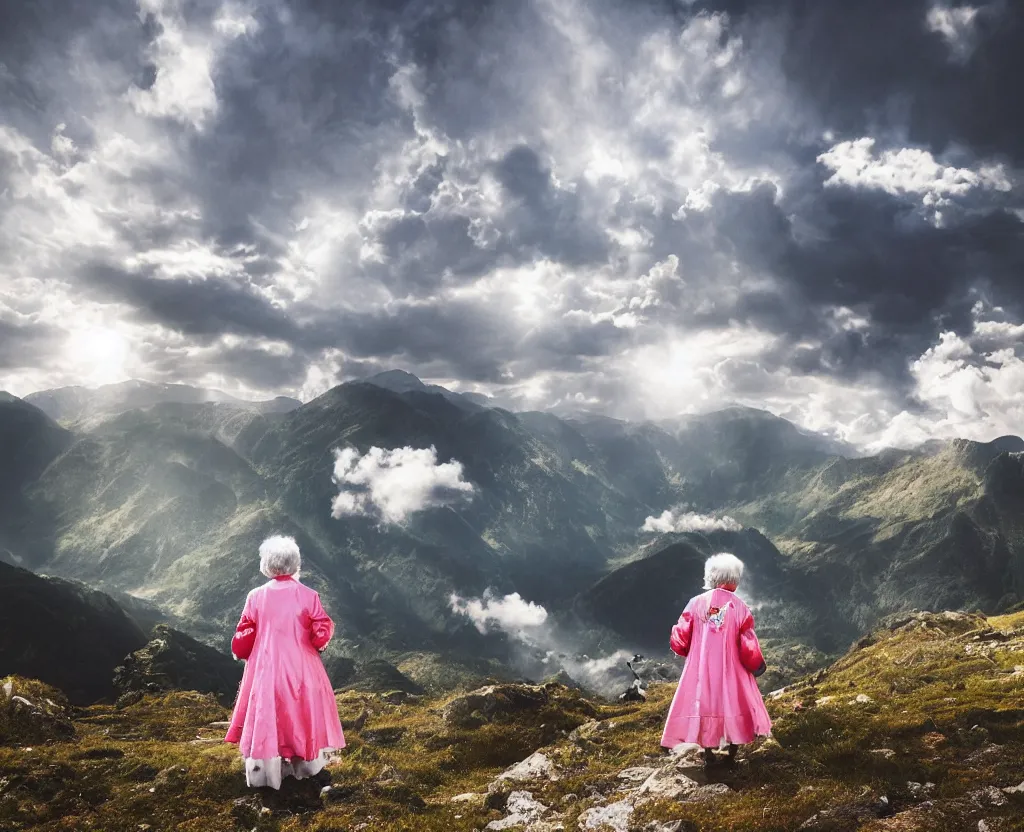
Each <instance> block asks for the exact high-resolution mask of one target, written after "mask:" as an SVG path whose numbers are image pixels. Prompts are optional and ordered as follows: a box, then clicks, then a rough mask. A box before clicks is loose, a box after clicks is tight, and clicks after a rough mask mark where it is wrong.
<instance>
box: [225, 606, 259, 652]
mask: <svg viewBox="0 0 1024 832" xmlns="http://www.w3.org/2000/svg"><path fill="white" fill-rule="evenodd" d="M251 598H252V596H249V597H248V598H246V599H245V608H244V609H243V610H242V617H241V618H240V619H239V620H238V626H237V627H235V634H234V636H232V638H231V652H232V653H233V654H234V655H235V658H236V659H248V658H249V654H250V653H252V648H253V645H254V644H255V643H256V619H255V617H254V611H253V608H252V600H251Z"/></svg>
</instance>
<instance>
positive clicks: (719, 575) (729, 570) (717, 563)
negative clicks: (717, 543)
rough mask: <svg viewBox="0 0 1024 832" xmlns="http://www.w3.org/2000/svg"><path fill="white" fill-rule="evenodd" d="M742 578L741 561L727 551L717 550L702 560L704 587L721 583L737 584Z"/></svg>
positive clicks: (709, 587) (707, 587) (708, 587)
mask: <svg viewBox="0 0 1024 832" xmlns="http://www.w3.org/2000/svg"><path fill="white" fill-rule="evenodd" d="M742 578H743V561H741V560H740V559H739V558H738V557H736V555H732V554H729V552H719V553H718V554H717V555H712V556H711V557H709V558H708V559H707V560H706V561H705V562H704V589H714V588H715V587H718V586H721V585H722V584H737V585H738V584H739V582H740V581H741V580H742Z"/></svg>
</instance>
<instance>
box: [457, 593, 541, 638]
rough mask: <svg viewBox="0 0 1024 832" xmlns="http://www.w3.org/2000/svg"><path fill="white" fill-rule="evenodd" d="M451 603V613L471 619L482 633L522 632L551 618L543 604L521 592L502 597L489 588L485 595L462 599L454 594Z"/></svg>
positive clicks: (519, 633) (515, 633)
mask: <svg viewBox="0 0 1024 832" xmlns="http://www.w3.org/2000/svg"><path fill="white" fill-rule="evenodd" d="M449 606H450V607H451V610H452V612H455V613H458V614H459V615H464V616H466V617H467V618H468V619H469V620H470V621H472V622H473V626H474V627H476V628H477V630H478V631H480V632H481V633H487V632H492V631H494V630H500V631H502V632H505V633H509V634H511V635H523V634H524V632H525V631H527V630H531V629H534V628H537V627H540V626H542V625H543V624H544V623H545V622H546V621H547V620H548V611H547V610H546V609H544V607H542V606H541V605H540V604H535V603H533V602H532V601H525V600H523V597H522V596H521V595H520V594H519V593H518V592H513V593H512V594H511V595H506V596H504V597H503V598H498V597H496V596H495V595H494V594H493V593H492V592H490V591H488V592H485V593H484V596H483V598H462V597H461V596H459V595H454V594H453V595H452V596H451V598H450V599H449Z"/></svg>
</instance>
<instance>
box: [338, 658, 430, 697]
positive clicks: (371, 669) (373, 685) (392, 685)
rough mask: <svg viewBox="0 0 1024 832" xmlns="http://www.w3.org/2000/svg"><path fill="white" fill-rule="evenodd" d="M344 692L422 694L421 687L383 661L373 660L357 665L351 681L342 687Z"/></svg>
mask: <svg viewBox="0 0 1024 832" xmlns="http://www.w3.org/2000/svg"><path fill="white" fill-rule="evenodd" d="M344 690H355V691H364V692H366V693H385V694H387V693H392V692H394V691H401V692H402V693H413V694H417V695H419V694H422V693H424V690H423V687H422V686H421V685H418V684H416V682H414V681H413V680H412V679H410V678H409V677H408V676H406V675H405V674H404V673H402V671H401V670H399V669H398V668H397V667H395V666H394V665H393V664H391V662H387V661H384V660H383V659H373V660H372V661H368V662H364V663H363V664H360V665H358V666H357V667H356V671H355V675H354V677H353V678H352V680H351V681H350V682H348V683H347V684H346V685H344Z"/></svg>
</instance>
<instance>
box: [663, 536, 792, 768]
mask: <svg viewBox="0 0 1024 832" xmlns="http://www.w3.org/2000/svg"><path fill="white" fill-rule="evenodd" d="M742 578H743V562H742V561H740V559H739V558H737V557H736V556H735V555H730V554H728V553H724V552H723V553H722V554H718V555H714V556H712V557H710V558H708V560H707V562H706V563H705V564H704V588H705V589H706V590H707V592H705V593H704V594H702V595H698V596H697V597H696V598H692V599H691V600H690V603H688V604H687V605H686V609H685V610H683V614H682V615H681V616H679V622H678V623H677V624H676V625H675V626H674V627H673V628H672V635H671V637H670V640H669V644H670V646H671V647H672V650H673V651H674V652H675V653H677V654H678V655H680V656H685V657H686V666H685V667H684V668H683V675H682V678H681V679H680V680H679V687H678V688H677V689H676V695H675V697H674V698H673V699H672V706H671V708H670V709H669V712H668V720H667V721H666V723H665V732H664V734H663V735H662V738H661V744H662V746H664V747H665V748H674V747H675V746H677V745H679V744H680V743H696V744H699V745H700V746H701V747H703V748H704V761H705V764H706V765H710V764H711V763H713V762H714V759H715V749H716V748H717V749H721V748H725V747H728V749H729V758H728V759H729V762H730V763H733V762H734V761H735V759H736V750H737V746H738V745H741V744H746V743H749V742H753V741H754V738H755V737H756V736H767V735H768V734H770V733H771V727H772V723H771V719H770V718H769V717H768V711H767V710H765V707H764V700H763V699H762V698H761V692H760V691H759V690H758V689H757V682H756V680H755V678H754V677H755V675H758V676H759V675H760V674H761V673H763V672H764V669H765V664H764V656H763V655H762V653H761V647H760V645H759V644H758V641H757V636H756V635H755V634H754V617H753V616H752V615H751V614H750V610H749V609H748V608H747V605H746V604H745V603H743V600H742V599H741V598H740V597H739V596H738V595H736V587H737V586H738V585H739V582H740V580H742Z"/></svg>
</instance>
